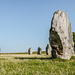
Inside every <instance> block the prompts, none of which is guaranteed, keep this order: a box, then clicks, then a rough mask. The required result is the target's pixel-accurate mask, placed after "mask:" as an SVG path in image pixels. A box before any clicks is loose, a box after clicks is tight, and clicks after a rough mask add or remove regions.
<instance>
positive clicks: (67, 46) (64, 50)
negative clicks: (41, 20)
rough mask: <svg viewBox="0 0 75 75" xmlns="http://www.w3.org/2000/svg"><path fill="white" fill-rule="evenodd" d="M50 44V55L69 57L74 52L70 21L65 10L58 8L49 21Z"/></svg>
mask: <svg viewBox="0 0 75 75" xmlns="http://www.w3.org/2000/svg"><path fill="white" fill-rule="evenodd" d="M49 41H50V45H51V47H52V57H54V58H56V57H58V58H62V59H70V58H71V56H72V55H73V53H74V50H73V48H74V43H73V34H72V28H71V23H70V21H69V18H68V16H67V12H63V11H62V10H58V11H56V12H55V13H54V15H53V18H52V21H51V29H50V37H49Z"/></svg>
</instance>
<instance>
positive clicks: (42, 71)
mask: <svg viewBox="0 0 75 75" xmlns="http://www.w3.org/2000/svg"><path fill="white" fill-rule="evenodd" d="M0 75H75V56H73V57H72V58H71V59H70V60H63V59H50V56H48V55H45V54H43V55H37V54H33V55H28V54H0Z"/></svg>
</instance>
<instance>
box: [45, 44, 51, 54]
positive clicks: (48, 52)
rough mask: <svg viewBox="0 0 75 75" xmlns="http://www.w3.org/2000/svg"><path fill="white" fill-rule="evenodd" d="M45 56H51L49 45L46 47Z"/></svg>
mask: <svg viewBox="0 0 75 75" xmlns="http://www.w3.org/2000/svg"><path fill="white" fill-rule="evenodd" d="M46 54H47V55H51V50H50V45H49V44H47V46H46Z"/></svg>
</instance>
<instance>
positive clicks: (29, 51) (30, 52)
mask: <svg viewBox="0 0 75 75" xmlns="http://www.w3.org/2000/svg"><path fill="white" fill-rule="evenodd" d="M28 53H29V54H30V55H31V54H32V48H31V47H30V48H29V49H28Z"/></svg>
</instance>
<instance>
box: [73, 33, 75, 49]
mask: <svg viewBox="0 0 75 75" xmlns="http://www.w3.org/2000/svg"><path fill="white" fill-rule="evenodd" d="M73 41H74V48H75V32H73Z"/></svg>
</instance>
